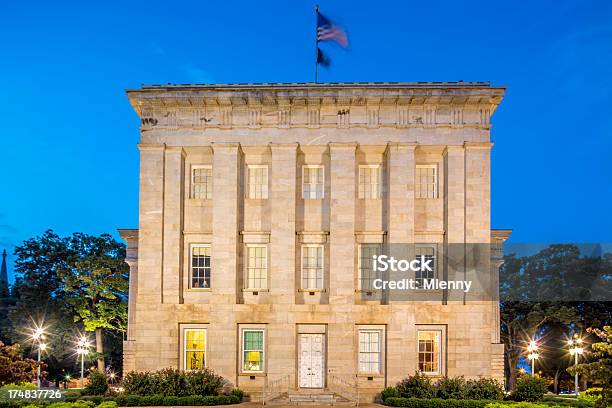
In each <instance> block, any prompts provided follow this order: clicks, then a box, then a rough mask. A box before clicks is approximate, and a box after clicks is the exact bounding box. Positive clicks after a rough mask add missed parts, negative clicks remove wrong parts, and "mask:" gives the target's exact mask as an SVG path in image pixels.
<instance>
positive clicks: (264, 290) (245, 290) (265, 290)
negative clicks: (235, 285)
mask: <svg viewBox="0 0 612 408" xmlns="http://www.w3.org/2000/svg"><path fill="white" fill-rule="evenodd" d="M242 291H243V292H247V293H248V292H269V291H270V290H269V289H251V288H245V289H242Z"/></svg>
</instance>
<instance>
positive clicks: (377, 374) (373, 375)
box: [357, 373, 385, 378]
mask: <svg viewBox="0 0 612 408" xmlns="http://www.w3.org/2000/svg"><path fill="white" fill-rule="evenodd" d="M368 377H372V378H385V375H384V374H381V373H358V374H357V378H368Z"/></svg>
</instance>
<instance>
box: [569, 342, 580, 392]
mask: <svg viewBox="0 0 612 408" xmlns="http://www.w3.org/2000/svg"><path fill="white" fill-rule="evenodd" d="M567 343H568V345H569V348H570V349H569V353H570V356H574V365H578V355H579V354H582V353H584V348H583V347H582V339H581V338H579V337H578V335H577V334H574V338H573V339H570V340H569V341H568V342H567ZM574 391H575V392H576V395H578V394H580V389H579V387H578V372H576V373H575V374H574Z"/></svg>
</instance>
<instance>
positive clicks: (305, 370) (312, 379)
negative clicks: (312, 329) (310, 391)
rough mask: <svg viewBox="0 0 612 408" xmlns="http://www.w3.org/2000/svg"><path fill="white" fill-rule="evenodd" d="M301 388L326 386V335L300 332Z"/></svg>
mask: <svg viewBox="0 0 612 408" xmlns="http://www.w3.org/2000/svg"><path fill="white" fill-rule="evenodd" d="M299 341H300V342H299V344H300V358H299V373H300V388H323V387H324V386H325V375H324V373H325V335H324V334H305V333H300V334H299Z"/></svg>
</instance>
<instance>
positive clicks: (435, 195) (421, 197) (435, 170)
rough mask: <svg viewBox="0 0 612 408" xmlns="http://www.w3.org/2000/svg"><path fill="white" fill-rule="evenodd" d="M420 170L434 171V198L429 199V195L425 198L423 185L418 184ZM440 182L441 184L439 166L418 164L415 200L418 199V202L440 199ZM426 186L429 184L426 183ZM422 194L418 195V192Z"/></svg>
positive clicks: (415, 178)
mask: <svg viewBox="0 0 612 408" xmlns="http://www.w3.org/2000/svg"><path fill="white" fill-rule="evenodd" d="M419 169H433V171H434V175H433V178H434V182H433V197H428V196H427V193H425V196H423V191H422V189H421V185H422V183H418V171H419ZM438 182H439V177H438V165H437V164H417V165H416V166H415V172H414V198H415V199H418V200H433V199H436V198H438ZM426 185H428V183H426ZM417 186H419V187H418V189H417ZM419 191H420V192H421V194H420V195H419V194H417V192H419Z"/></svg>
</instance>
